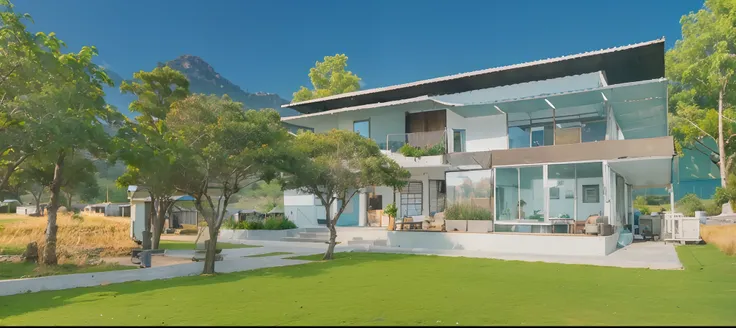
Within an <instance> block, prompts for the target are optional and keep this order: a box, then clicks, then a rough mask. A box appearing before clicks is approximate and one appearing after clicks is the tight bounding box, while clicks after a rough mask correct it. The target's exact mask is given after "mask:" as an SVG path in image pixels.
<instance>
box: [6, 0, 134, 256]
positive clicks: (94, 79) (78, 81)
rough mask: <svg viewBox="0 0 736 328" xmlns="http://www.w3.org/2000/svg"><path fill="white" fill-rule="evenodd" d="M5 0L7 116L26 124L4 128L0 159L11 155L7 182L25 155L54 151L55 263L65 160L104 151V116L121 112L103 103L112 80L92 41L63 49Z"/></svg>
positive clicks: (50, 232) (48, 247)
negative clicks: (70, 50)
mask: <svg viewBox="0 0 736 328" xmlns="http://www.w3.org/2000/svg"><path fill="white" fill-rule="evenodd" d="M0 1H1V2H0V6H2V7H3V8H2V9H3V10H0V17H1V18H2V24H3V25H2V28H0V42H1V43H0V49H2V50H0V51H4V53H3V55H8V57H10V59H6V58H5V56H0V58H2V59H1V60H0V70H1V71H2V73H0V74H3V76H4V77H3V82H2V90H0V92H2V95H1V97H0V99H3V100H2V105H1V108H2V109H3V113H4V114H3V117H4V118H3V122H4V123H3V124H6V122H8V121H10V122H13V121H21V122H22V125H21V124H20V123H19V124H15V125H14V126H21V128H22V131H18V129H6V130H3V131H5V132H3V133H6V132H8V131H11V132H10V133H9V134H5V135H3V136H0V140H2V141H0V143H2V146H0V147H2V150H0V154H1V155H0V156H2V163H0V164H2V165H6V164H8V163H9V162H10V164H9V165H6V168H5V172H4V175H3V178H2V179H3V180H2V181H0V184H5V183H6V182H5V181H7V180H8V179H7V178H6V177H9V176H10V175H12V173H13V172H14V171H15V170H16V168H17V165H16V164H18V161H19V160H20V159H22V158H23V157H25V158H28V157H29V156H30V155H31V154H34V153H36V154H40V155H39V156H42V158H52V161H51V163H53V164H54V175H53V180H52V182H51V187H50V188H49V189H50V193H51V202H50V206H49V209H48V226H47V228H46V244H45V247H44V251H43V253H44V256H43V261H44V263H45V264H56V263H57V258H56V230H57V226H56V214H57V213H56V212H57V209H58V207H59V201H60V196H61V187H62V181H63V174H64V164H65V161H66V160H67V157H68V156H69V155H70V154H73V153H75V152H76V151H85V150H86V151H88V152H90V153H91V154H92V155H104V153H105V150H106V146H107V142H108V141H109V138H108V135H107V134H106V132H105V122H112V121H115V120H119V119H120V114H119V113H117V112H116V111H114V110H113V109H112V108H110V107H109V106H106V104H105V101H104V99H103V96H104V93H103V91H102V86H103V85H104V84H107V85H111V84H112V82H111V81H110V79H109V78H108V77H107V75H106V74H105V72H104V71H103V70H102V69H101V68H99V67H98V66H97V65H95V64H93V63H92V57H94V56H95V55H97V50H96V49H95V48H94V47H87V46H85V47H82V48H81V50H80V51H79V52H76V53H63V52H62V48H64V47H65V46H66V45H65V44H64V42H62V41H61V40H59V39H58V38H56V37H55V35H54V34H53V33H50V34H45V33H41V32H39V33H36V34H31V33H29V32H28V31H27V30H26V28H25V26H24V25H23V22H22V20H23V19H24V18H29V16H27V15H18V14H15V13H14V12H13V11H12V8H13V7H12V5H11V4H10V3H9V2H8V1H6V0H0ZM6 83H7V85H6ZM8 117H9V118H10V119H8ZM18 117H20V118H22V119H17V118H18ZM13 133H15V134H13ZM19 136H20V137H19ZM7 156H10V157H11V159H8V158H7ZM21 163H22V161H21ZM18 165H19V164H18Z"/></svg>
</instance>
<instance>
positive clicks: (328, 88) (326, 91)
mask: <svg viewBox="0 0 736 328" xmlns="http://www.w3.org/2000/svg"><path fill="white" fill-rule="evenodd" d="M347 66H348V56H346V55H345V54H336V55H334V56H325V58H324V61H321V62H320V61H318V62H316V63H315V64H314V67H312V68H311V69H309V79H310V80H311V81H312V87H313V89H308V88H307V87H301V88H300V89H299V90H298V91H297V92H294V99H293V100H292V102H300V101H305V100H311V99H317V98H323V97H327V96H332V95H337V94H341V93H346V92H353V91H357V90H358V89H360V78H359V77H358V76H357V75H355V74H353V72H351V71H348V70H346V68H347Z"/></svg>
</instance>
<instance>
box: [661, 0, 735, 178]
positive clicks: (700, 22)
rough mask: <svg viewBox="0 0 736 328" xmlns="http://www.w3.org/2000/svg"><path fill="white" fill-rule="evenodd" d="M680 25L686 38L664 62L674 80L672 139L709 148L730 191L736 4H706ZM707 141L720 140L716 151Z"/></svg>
mask: <svg viewBox="0 0 736 328" xmlns="http://www.w3.org/2000/svg"><path fill="white" fill-rule="evenodd" d="M680 23H681V24H682V39H681V40H678V41H677V42H676V43H675V46H674V47H673V48H672V49H671V50H669V51H668V52H667V54H666V58H665V59H666V64H667V77H668V78H669V79H670V80H671V85H670V99H669V106H670V108H669V111H670V112H671V113H673V114H675V116H674V117H672V120H671V130H672V135H673V136H674V137H675V138H676V140H677V148H678V149H679V150H680V151H681V150H682V148H683V147H684V148H690V149H698V150H701V151H702V148H703V147H705V148H706V149H708V151H709V152H712V153H713V154H714V155H715V156H714V159H716V160H714V162H715V163H718V164H719V166H720V169H721V185H722V187H726V177H727V176H728V172H730V171H731V169H732V163H733V157H734V155H735V154H736V152H734V150H736V140H735V139H734V137H735V136H736V134H734V132H736V130H735V128H736V125H734V123H736V112H735V111H734V108H733V105H732V104H734V103H736V102H735V101H736V89H734V88H735V87H736V85H734V78H736V77H735V76H734V69H736V3H735V2H733V1H729V0H707V1H706V2H705V5H704V8H703V9H701V10H699V11H698V12H695V13H690V14H688V15H685V16H683V17H682V19H681V20H680ZM705 137H712V138H714V139H716V140H717V141H718V149H709V147H707V146H706V145H705V144H704V143H703V142H702V139H703V138H705ZM696 144H697V145H696ZM709 155H710V154H709Z"/></svg>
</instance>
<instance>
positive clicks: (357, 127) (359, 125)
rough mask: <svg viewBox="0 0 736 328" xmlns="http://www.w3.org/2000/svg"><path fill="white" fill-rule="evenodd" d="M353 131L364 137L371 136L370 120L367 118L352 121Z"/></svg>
mask: <svg viewBox="0 0 736 328" xmlns="http://www.w3.org/2000/svg"><path fill="white" fill-rule="evenodd" d="M353 131H355V132H357V133H358V134H359V135H361V136H363V137H364V138H370V137H371V122H370V121H369V120H364V121H355V122H353Z"/></svg>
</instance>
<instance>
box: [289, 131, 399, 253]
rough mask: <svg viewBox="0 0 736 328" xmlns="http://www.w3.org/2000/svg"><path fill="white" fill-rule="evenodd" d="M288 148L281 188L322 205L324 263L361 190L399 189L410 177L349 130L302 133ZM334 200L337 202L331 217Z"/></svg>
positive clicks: (374, 147) (375, 148)
mask: <svg viewBox="0 0 736 328" xmlns="http://www.w3.org/2000/svg"><path fill="white" fill-rule="evenodd" d="M292 148H293V149H291V150H290V152H289V155H288V156H290V159H289V160H286V161H284V162H283V163H282V165H283V166H282V169H283V170H284V171H285V172H286V174H284V175H283V176H282V177H281V178H280V181H281V183H282V185H283V188H284V189H297V190H299V191H301V192H304V193H309V194H314V195H316V196H317V198H319V200H320V202H321V203H322V206H324V208H325V213H326V214H327V218H326V219H327V228H328V229H329V230H330V244H329V247H328V248H327V251H326V252H325V255H324V259H325V260H330V259H332V255H333V253H334V250H335V240H336V238H337V230H336V228H335V225H336V224H337V221H338V220H339V219H340V215H341V214H342V212H343V211H344V210H345V207H346V206H347V204H348V202H349V201H350V199H352V198H353V196H355V194H357V193H358V192H359V191H360V189H361V188H366V187H370V186H389V187H393V188H401V187H402V186H403V185H405V184H406V179H408V178H409V177H410V174H409V172H408V171H406V170H405V169H403V168H401V167H400V166H399V165H398V164H396V162H394V161H393V160H391V159H389V158H388V157H386V156H385V155H384V154H382V153H381V151H380V150H379V149H378V145H376V142H375V141H373V140H371V139H367V138H363V137H362V136H360V135H359V134H357V133H355V132H352V131H346V130H337V129H333V130H331V131H329V132H326V133H312V132H302V133H299V134H298V135H297V136H296V137H295V138H294V140H293V147H292ZM335 201H339V202H338V206H337V212H336V213H334V215H333V213H332V211H331V208H332V204H333V203H335Z"/></svg>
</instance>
